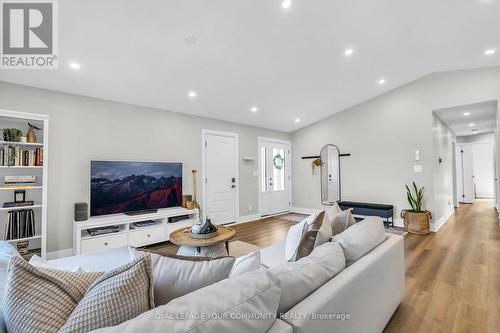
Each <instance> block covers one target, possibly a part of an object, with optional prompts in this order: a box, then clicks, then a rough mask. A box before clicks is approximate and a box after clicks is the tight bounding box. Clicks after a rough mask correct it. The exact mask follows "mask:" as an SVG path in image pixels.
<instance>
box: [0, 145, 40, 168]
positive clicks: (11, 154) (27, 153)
mask: <svg viewBox="0 0 500 333" xmlns="http://www.w3.org/2000/svg"><path fill="white" fill-rule="evenodd" d="M0 166H43V148H41V147H38V148H35V149H22V148H21V147H17V146H9V145H8V144H7V145H6V144H4V146H3V147H2V148H1V149H0Z"/></svg>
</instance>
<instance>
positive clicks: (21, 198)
mask: <svg viewBox="0 0 500 333" xmlns="http://www.w3.org/2000/svg"><path fill="white" fill-rule="evenodd" d="M14 202H15V203H20V202H26V191H25V190H16V191H14Z"/></svg>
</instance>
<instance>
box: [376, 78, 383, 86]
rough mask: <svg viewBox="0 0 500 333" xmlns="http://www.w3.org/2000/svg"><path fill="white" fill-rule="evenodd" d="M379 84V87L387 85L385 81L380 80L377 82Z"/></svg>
mask: <svg viewBox="0 0 500 333" xmlns="http://www.w3.org/2000/svg"><path fill="white" fill-rule="evenodd" d="M377 83H378V84H379V85H384V84H385V79H379V80H378V81H377Z"/></svg>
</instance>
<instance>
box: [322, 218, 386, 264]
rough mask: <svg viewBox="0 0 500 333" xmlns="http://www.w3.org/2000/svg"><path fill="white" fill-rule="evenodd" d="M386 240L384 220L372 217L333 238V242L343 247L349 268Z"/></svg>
mask: <svg viewBox="0 0 500 333" xmlns="http://www.w3.org/2000/svg"><path fill="white" fill-rule="evenodd" d="M385 239H386V235H385V229H384V222H383V220H382V219H381V218H380V217H376V216H370V217H367V218H366V219H364V220H363V221H360V222H358V223H356V224H354V225H353V226H351V227H349V228H348V229H346V230H345V231H343V232H341V233H340V234H338V235H335V236H333V238H332V241H335V242H338V243H339V244H340V246H342V250H344V255H345V259H346V263H347V266H349V265H352V264H353V263H354V262H356V260H358V259H359V258H361V257H362V256H364V255H365V254H367V253H368V252H370V251H371V250H373V249H374V248H376V247H377V246H378V245H379V244H380V243H382V242H383V241H384V240H385Z"/></svg>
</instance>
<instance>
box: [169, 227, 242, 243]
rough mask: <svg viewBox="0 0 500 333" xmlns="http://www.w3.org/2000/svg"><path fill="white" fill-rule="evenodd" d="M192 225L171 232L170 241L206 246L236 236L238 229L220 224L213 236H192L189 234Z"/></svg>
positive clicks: (223, 241)
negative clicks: (200, 237) (201, 237)
mask: <svg viewBox="0 0 500 333" xmlns="http://www.w3.org/2000/svg"><path fill="white" fill-rule="evenodd" d="M190 233H191V227H185V228H181V229H177V230H175V231H174V232H172V233H171V234H170V237H169V238H170V241H171V242H172V243H174V244H175V245H187V246H193V247H204V246H211V245H216V244H221V243H225V242H227V241H228V240H230V239H231V238H233V237H234V235H235V234H236V231H234V229H232V228H229V227H224V226H218V229H217V235H216V236H214V237H211V238H204V239H198V238H192V237H191V236H189V234H190Z"/></svg>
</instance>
